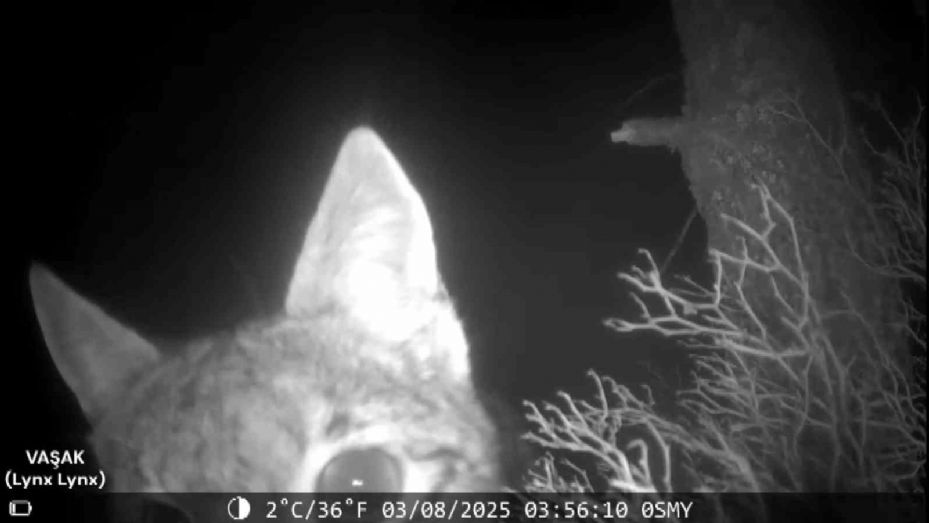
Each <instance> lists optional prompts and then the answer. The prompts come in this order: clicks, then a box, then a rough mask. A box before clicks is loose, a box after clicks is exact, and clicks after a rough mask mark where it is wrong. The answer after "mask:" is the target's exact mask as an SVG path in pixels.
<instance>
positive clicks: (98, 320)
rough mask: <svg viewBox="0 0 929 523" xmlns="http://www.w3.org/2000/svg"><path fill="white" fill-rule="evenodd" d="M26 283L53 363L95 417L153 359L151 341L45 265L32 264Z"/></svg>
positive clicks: (90, 416)
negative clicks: (82, 294)
mask: <svg viewBox="0 0 929 523" xmlns="http://www.w3.org/2000/svg"><path fill="white" fill-rule="evenodd" d="M29 286H30V289H31V291H32V300H33V305H34V307H35V312H36V316H37V317H38V319H39V326H40V327H41V328H42V335H43V336H44V338H45V343H46V345H47V346H48V349H49V352H50V353H51V355H52V359H53V360H54V362H55V366H57V367H58V372H59V373H60V374H61V376H62V377H63V378H64V380H65V382H66V383H67V384H68V386H69V387H71V390H72V391H73V392H74V394H75V395H76V396H77V399H78V401H79V402H80V404H81V408H82V409H83V410H84V413H85V414H86V415H87V416H88V417H89V418H91V419H96V418H98V417H99V416H100V415H101V414H102V413H103V412H104V411H105V410H106V408H107V407H108V406H109V404H110V402H111V401H112V400H113V396H114V395H115V394H118V393H119V392H120V391H122V390H123V387H124V386H125V385H126V380H127V379H129V378H130V377H131V376H133V375H134V374H136V373H137V372H138V371H139V370H141V369H142V368H145V367H147V366H151V365H154V364H155V363H156V362H157V361H158V359H159V355H158V351H157V349H155V347H154V346H153V345H152V344H150V343H149V342H147V341H145V340H144V339H142V338H141V337H140V336H139V335H138V334H136V333H135V332H133V331H132V330H130V329H128V328H126V327H123V326H122V325H120V324H119V322H117V321H116V320H114V319H113V318H111V317H109V316H108V315H107V314H106V313H105V312H103V311H102V310H100V309H99V308H98V307H96V306H95V305H93V304H91V303H90V302H89V301H87V300H85V299H84V298H82V297H81V296H79V295H78V294H77V293H75V292H74V291H73V290H71V289H70V288H69V287H68V286H67V285H65V284H64V283H63V282H62V281H61V280H59V279H58V278H57V277H55V275H54V274H52V273H51V271H49V270H48V269H46V268H45V267H43V266H41V265H33V266H32V268H31V269H30V270H29Z"/></svg>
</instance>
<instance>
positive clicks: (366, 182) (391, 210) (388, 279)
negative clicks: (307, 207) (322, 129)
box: [286, 128, 441, 340]
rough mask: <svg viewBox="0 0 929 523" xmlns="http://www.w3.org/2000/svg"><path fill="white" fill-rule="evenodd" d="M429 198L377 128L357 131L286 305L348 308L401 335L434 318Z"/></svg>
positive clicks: (388, 334) (379, 329)
mask: <svg viewBox="0 0 929 523" xmlns="http://www.w3.org/2000/svg"><path fill="white" fill-rule="evenodd" d="M440 286H441V284H440V281H439V275H438V269H437V267H436V260H435V246H434V245H433V240H432V227H431V226H430V224H429V217H428V216H427V214H426V208H425V206H424V205H423V202H422V200H421V199H420V197H419V195H418V194H417V193H416V190H415V189H413V186H412V185H411V184H410V181H409V180H408V179H407V177H406V175H405V174H404V172H403V169H402V168H401V167H400V164H399V163H398V162H397V160H396V158H394V156H393V154H391V152H390V150H388V149H387V146H386V145H384V142H383V141H381V139H380V137H378V135H377V134H375V133H374V131H372V130H370V129H366V128H359V129H356V130H354V131H352V132H351V133H350V134H349V135H348V137H347V138H346V139H345V142H344V143H343V144H342V148H341V150H340V151H339V155H338V157H337V158H336V161H335V166H334V167H333V168H332V173H331V174H330V176H329V181H328V183H327V185H326V188H325V190H324V192H323V196H322V199H321V200H320V202H319V207H318V208H317V211H316V215H315V216H314V218H313V221H312V223H311V224H310V227H309V230H308V231H307V234H306V239H305V240H304V243H303V250H302V252H301V254H300V257H299V259H298V261H297V264H296V267H295V269H294V275H293V279H292V280H291V283H290V290H289V291H288V294H287V301H286V310H287V313H288V314H291V315H298V316H299V315H309V314H312V313H313V312H315V311H318V310H320V309H322V308H325V307H332V306H333V305H335V306H337V307H341V308H344V309H345V310H347V311H348V312H349V313H350V315H351V316H352V317H353V318H354V319H355V320H357V321H358V322H360V324H361V325H363V326H364V327H365V328H366V329H367V330H368V331H370V332H371V333H374V334H376V335H378V336H380V337H383V338H384V339H388V340H401V339H404V338H405V337H407V336H409V335H410V334H411V333H412V332H413V331H414V330H415V329H417V328H418V327H421V326H422V324H423V323H424V322H425V321H428V320H430V319H431V318H428V317H427V316H428V315H427V314H424V313H423V307H426V306H427V303H426V302H429V301H430V300H432V298H433V297H434V296H435V295H436V293H437V292H438V291H439V289H440Z"/></svg>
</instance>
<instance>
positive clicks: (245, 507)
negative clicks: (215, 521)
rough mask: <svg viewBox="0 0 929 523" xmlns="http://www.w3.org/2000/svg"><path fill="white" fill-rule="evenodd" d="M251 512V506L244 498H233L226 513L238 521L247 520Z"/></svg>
mask: <svg viewBox="0 0 929 523" xmlns="http://www.w3.org/2000/svg"><path fill="white" fill-rule="evenodd" d="M251 511H252V506H251V504H250V503H249V502H248V500H247V499H245V498H243V497H242V496H235V497H233V498H232V499H230V500H229V504H227V505H226V512H227V513H228V514H229V517H230V518H232V519H234V520H236V521H241V520H243V519H245V518H247V517H248V515H249V514H250V513H251Z"/></svg>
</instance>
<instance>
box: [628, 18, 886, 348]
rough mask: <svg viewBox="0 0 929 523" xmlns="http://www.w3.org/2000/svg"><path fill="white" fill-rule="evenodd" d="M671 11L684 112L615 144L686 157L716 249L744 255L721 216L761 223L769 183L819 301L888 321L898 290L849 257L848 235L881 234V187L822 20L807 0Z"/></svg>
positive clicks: (858, 239)
mask: <svg viewBox="0 0 929 523" xmlns="http://www.w3.org/2000/svg"><path fill="white" fill-rule="evenodd" d="M672 6H673V10H674V17H675V22H676V25H677V31H678V34H679V37H680V41H681V47H682V52H683V56H684V59H685V74H684V78H685V87H686V99H685V105H684V107H683V110H682V115H683V116H682V117H681V118H660V119H650V118H647V119H637V120H628V121H626V122H624V124H623V127H622V129H620V130H619V131H616V132H614V133H613V140H614V141H616V142H625V143H629V144H633V145H667V146H669V147H671V148H673V149H676V150H677V151H679V152H680V154H681V159H682V165H683V170H684V173H685V175H686V176H687V178H688V180H689V182H690V187H691V192H692V194H693V196H694V198H695V200H696V204H697V209H698V211H699V212H700V214H701V216H702V217H703V219H704V221H705V222H706V227H707V232H708V242H709V247H710V248H715V249H719V250H722V251H724V252H730V253H737V252H738V251H739V249H740V246H739V244H738V242H737V237H736V235H734V234H733V233H734V231H732V230H731V229H730V228H727V226H726V223H725V221H724V220H723V219H722V215H724V214H726V215H729V216H733V217H735V218H738V219H740V220H743V221H746V222H747V223H750V224H758V223H759V218H760V216H761V208H760V201H759V198H758V194H757V192H756V191H755V190H754V189H753V187H754V186H755V185H756V184H758V183H759V182H760V183H764V184H765V185H767V186H768V188H769V189H770V190H771V193H772V194H773V196H774V198H775V199H776V200H777V201H779V202H780V203H781V204H782V205H784V206H785V207H786V209H787V210H788V211H789V212H790V214H791V215H792V216H793V217H794V219H795V220H796V223H797V226H798V229H799V232H800V235H801V239H802V241H803V245H802V251H803V256H804V260H803V262H804V264H805V265H806V268H807V269H808V270H809V272H810V274H811V275H812V280H813V282H814V290H815V293H816V298H817V299H818V300H819V301H820V302H821V303H823V304H824V305H825V306H826V308H829V309H838V310H841V309H847V308H848V306H849V303H850V304H851V305H853V306H855V307H857V308H858V309H859V310H861V311H863V312H864V314H865V316H866V317H867V318H868V319H869V320H873V321H872V323H873V324H874V325H884V324H886V323H887V322H886V321H884V320H886V317H887V316H886V315H887V314H888V312H889V311H891V310H892V309H893V308H894V307H896V306H897V304H898V303H899V295H898V292H899V291H898V290H897V286H896V284H895V283H894V282H888V281H887V280H886V279H883V278H880V277H878V276H876V275H875V274H873V272H872V271H869V270H868V269H867V268H866V267H865V266H864V265H863V264H861V263H859V262H858V261H857V260H856V259H855V258H854V256H852V255H851V254H850V250H849V247H850V245H849V242H852V245H851V247H859V248H863V247H862V246H863V245H865V244H868V243H869V242H867V241H866V240H867V239H869V238H873V235H874V234H877V233H878V231H875V230H874V228H873V226H872V225H873V224H872V223H871V222H870V221H869V218H868V216H869V215H868V213H867V212H866V208H867V207H868V205H869V204H871V203H872V202H870V201H868V196H867V194H868V191H869V189H868V188H869V186H870V183H871V182H870V180H869V176H868V174H867V171H866V170H865V169H863V168H862V166H863V165H864V163H863V161H862V158H861V156H860V152H859V151H860V150H861V149H860V148H859V147H858V140H857V138H856V136H855V135H854V133H853V132H852V130H853V128H854V126H853V125H850V123H849V121H848V119H847V116H848V111H847V103H846V99H845V97H844V96H843V93H842V91H841V88H840V85H839V82H838V79H837V75H836V73H835V71H834V68H833V65H832V61H831V60H830V57H829V54H828V52H827V50H826V49H827V47H826V45H825V42H824V41H823V39H822V32H821V30H820V29H819V28H818V27H817V25H816V23H815V22H814V18H813V16H811V14H810V13H809V12H808V10H807V9H806V7H805V6H804V4H803V2H800V1H796V0H771V1H769V2H744V1H739V0H713V1H701V0H675V1H673V2H672ZM783 113H789V114H790V115H792V116H798V115H800V114H802V116H803V119H802V120H799V121H798V120H791V119H789V118H785V117H784V114H783ZM824 142H825V143H824ZM837 152H838V153H839V154H838V155H837V154H835V153H837ZM785 240H786V239H782V241H785ZM871 243H872V244H873V242H871ZM837 331H838V332H837V335H838V336H841V328H839V329H837Z"/></svg>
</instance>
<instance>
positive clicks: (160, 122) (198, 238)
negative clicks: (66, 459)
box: [4, 1, 924, 460]
mask: <svg viewBox="0 0 929 523" xmlns="http://www.w3.org/2000/svg"><path fill="white" fill-rule="evenodd" d="M898 3H899V4H900V5H897V6H892V5H890V6H888V5H884V6H882V8H881V10H880V11H879V12H872V13H871V14H868V15H867V16H865V15H864V14H863V13H843V14H840V15H836V16H834V17H832V16H830V18H831V20H832V23H834V24H835V27H834V29H835V34H836V35H839V36H838V38H837V39H836V40H835V41H834V45H835V46H836V48H838V49H841V50H842V51H843V52H842V56H841V57H840V59H839V63H840V65H842V66H843V67H845V69H843V72H844V73H845V74H846V77H847V78H849V79H850V80H849V81H850V82H851V83H855V82H861V84H860V85H861V86H865V87H870V88H880V89H884V88H887V87H888V85H889V84H886V83H884V82H883V80H881V81H877V80H876V79H883V78H886V77H887V76H890V75H891V74H893V73H892V72H893V71H899V70H904V71H905V70H906V69H907V68H908V67H911V66H912V63H913V58H912V53H913V52H914V51H915V50H916V49H918V48H919V45H918V44H912V43H908V42H910V41H907V42H904V43H902V44H900V43H898V41H899V40H901V39H902V38H903V36H901V33H902V31H901V30H899V29H898V24H901V23H904V22H907V21H908V22H907V23H909V24H910V26H909V30H912V28H913V27H912V26H913V24H914V23H915V22H913V17H912V15H911V14H909V11H908V9H909V4H908V3H907V2H898ZM132 4H133V7H131V8H127V7H115V8H114V6H112V5H108V6H105V7H104V6H102V4H101V7H99V8H88V7H86V6H81V7H80V8H77V7H75V8H74V9H75V10H74V11H71V12H68V11H63V12H62V11H58V12H55V13H53V14H52V13H33V14H32V17H31V18H29V17H25V18H24V20H23V22H22V23H23V24H24V27H29V28H31V27H35V31H34V32H33V31H27V32H28V33H29V35H30V36H29V37H28V38H23V39H22V49H23V58H24V60H23V64H22V67H20V68H19V69H18V71H19V72H20V73H21V74H20V75H19V76H18V81H19V86H20V87H22V88H23V89H24V93H23V95H22V96H20V97H19V98H17V99H13V100H8V103H10V104H12V105H13V107H12V110H13V112H15V113H16V114H17V115H19V114H20V113H22V114H23V115H25V114H27V113H28V119H22V121H21V122H20V123H19V124H18V126H19V132H18V135H19V142H18V143H17V146H16V149H15V150H14V151H13V155H14V156H16V157H18V158H21V163H20V165H21V168H20V169H21V170H20V173H19V174H17V175H16V181H15V182H13V187H14V188H15V189H16V190H15V191H14V194H16V195H17V196H12V195H11V194H10V193H8V196H7V202H8V204H14V205H16V206H17V207H18V208H20V209H23V210H19V211H16V212H15V213H14V214H13V218H11V219H8V224H9V226H11V227H13V228H15V229H16V232H17V233H18V234H20V235H22V239H23V240H24V241H23V245H24V248H23V249H21V250H20V252H18V253H16V255H15V256H13V257H11V258H9V259H8V260H7V262H8V263H11V264H12V265H13V267H12V268H10V269H9V270H8V278H10V281H12V282H13V286H14V287H13V288H14V289H15V290H14V291H13V293H11V294H10V295H15V293H16V292H18V293H19V296H20V298H19V302H18V303H17V304H18V306H19V309H18V316H16V318H15V320H16V323H15V324H14V327H13V328H14V329H15V331H16V332H17V336H18V338H17V343H15V344H11V345H9V346H7V348H6V350H7V351H8V354H13V359H12V360H9V359H8V362H10V361H12V363H13V364H8V365H6V366H5V371H6V374H7V377H6V379H4V384H5V385H6V386H7V387H10V389H9V390H10V391H12V390H14V389H13V388H14V387H15V388H16V390H20V391H23V390H27V391H28V393H26V392H18V393H16V396H15V397H17V398H18V400H17V401H16V402H15V403H14V404H13V405H11V406H9V407H8V413H10V414H9V415H10V416H11V418H9V419H15V420H18V422H17V425H16V433H15V436H14V442H16V441H18V442H20V444H14V447H13V448H11V449H8V450H9V451H10V452H7V453H6V455H14V454H15V455H16V459H17V460H21V456H20V455H19V454H20V453H21V450H20V449H21V448H22V446H23V445H28V446H29V447H30V448H31V447H40V446H43V445H49V446H53V444H55V443H61V442H69V443H70V446H75V445H76V444H77V443H76V442H78V441H80V440H79V437H80V431H81V430H82V428H81V426H80V424H79V418H77V414H76V412H74V410H75V409H76V403H75V402H74V400H73V399H72V398H71V397H70V396H69V393H68V392H67V389H66V388H65V386H64V384H63V383H62V382H61V380H60V379H59V378H58V377H57V374H56V372H55V371H54V369H53V368H52V366H51V363H50V358H49V356H48V355H47V353H46V351H45V349H44V347H43V346H42V344H41V341H40V338H39V334H38V330H37V327H36V325H35V322H34V320H33V318H32V313H31V305H30V303H29V297H28V291H27V287H26V277H25V275H26V270H27V267H28V263H29V261H30V260H36V259H37V260H41V261H43V262H45V263H47V264H48V265H50V266H51V267H52V268H53V269H54V270H55V271H56V272H57V273H58V274H59V275H60V276H62V277H63V278H64V279H65V280H66V281H68V282H69V283H70V284H72V286H74V287H75V288H76V289H78V290H79V291H80V292H82V293H83V294H85V295H86V296H88V297H90V298H92V299H93V300H95V301H96V302H97V303H98V304H100V305H101V306H102V307H103V308H104V309H106V310H108V311H109V312H111V313H112V314H114V315H115V316H116V317H117V318H119V319H121V320H122V321H124V322H125V323H127V324H129V325H132V326H135V327H136V328H137V330H139V331H140V332H142V333H143V334H145V335H148V336H150V337H152V338H155V339H160V338H167V339H176V338H184V337H189V336H192V335H199V334H204V333H207V332H209V331H212V330H215V329H220V328H227V327H230V326H232V325H234V324H235V323H236V322H238V321H241V320H243V319H245V318H248V317H250V316H254V315H255V314H257V313H261V312H267V311H270V310H273V309H275V308H276V307H278V306H279V304H280V303H281V301H282V297H283V292H284V289H285V287H286V284H287V278H288V276H289V274H290V269H291V264H292V263H293V261H294V258H295V256H296V254H297V249H298V248H299V246H300V243H301V241H302V238H303V233H304V228H305V227H306V225H307V222H308V220H309V218H310V216H311V215H312V213H313V211H314V209H315V205H316V201H317V198H318V196H319V193H320V191H321V188H322V184H323V182H324V181H325V179H326V176H327V175H328V170H329V168H330V166H331V164H332V162H333V160H334V158H335V154H336V152H337V148H338V146H339V143H340V141H341V139H342V138H343V137H344V135H345V133H346V132H347V131H348V130H350V129H351V128H352V127H354V126H356V125H358V124H367V125H370V126H372V127H373V128H374V129H375V130H377V131H378V132H379V133H380V134H381V135H382V136H383V137H384V139H385V141H386V142H387V144H388V145H389V146H390V148H391V149H392V150H393V151H394V153H395V154H396V155H397V157H398V159H399V160H400V162H401V164H402V165H403V166H404V167H405V169H406V171H407V173H408V174H409V176H410V178H411V179H412V181H413V183H414V185H415V186H416V187H417V188H418V190H419V191H420V193H421V194H422V196H423V198H424V200H425V202H426V205H427V208H428V209H429V212H430V215H431V218H432V220H433V227H434V230H435V233H436V242H437V245H438V254H439V263H440V268H441V271H442V273H443V276H444V279H445V282H446V285H447V287H448V288H449V290H450V292H451V294H452V296H453V297H454V298H455V299H456V302H457V305H458V309H459V312H460V314H461V316H462V318H463V320H464V322H465V326H466V329H467V333H468V336H469V338H470V340H471V344H472V351H473V352H474V357H475V358H474V359H475V365H476V369H475V375H476V379H477V381H478V382H479V383H480V384H481V385H482V387H483V388H485V389H486V390H488V391H491V392H492V393H494V394H496V395H498V396H499V397H500V398H501V399H502V400H503V401H505V402H507V403H510V404H512V405H513V406H514V408H517V407H518V405H519V399H520V398H533V399H538V398H552V397H553V393H554V391H555V390H556V389H568V390H572V391H575V392H578V391H580V392H584V391H587V390H589V388H588V383H587V380H586V378H585V377H584V371H585V370H586V369H588V368H591V367H593V368H597V369H599V370H601V371H603V372H605V373H608V374H611V375H614V376H616V377H617V378H619V379H620V380H622V381H626V382H629V383H634V382H637V381H643V380H651V379H652V378H650V377H649V370H648V369H655V368H665V369H666V368H668V361H669V360H670V359H672V356H673V355H674V354H679V352H676V351H674V349H670V348H669V347H668V346H667V344H666V343H664V342H662V341H661V340H660V339H658V338H656V337H652V336H638V337H621V336H619V335H616V334H613V333H611V332H609V331H607V330H606V329H605V328H604V327H602V326H601V320H602V319H603V318H604V317H606V316H607V315H612V314H619V313H626V314H631V313H632V312H633V310H634V309H633V308H632V307H631V301H630V300H629V299H628V297H627V295H626V291H625V289H624V288H623V287H622V286H621V285H620V284H619V282H618V281H617V280H616V278H615V277H614V275H615V273H616V272H617V271H618V270H620V269H622V268H626V267H628V266H629V265H630V264H631V263H632V262H633V261H635V260H636V249H637V248H640V247H644V248H649V249H652V250H653V252H654V253H655V254H656V258H658V259H663V258H664V257H665V256H666V255H667V253H668V252H669V250H670V248H671V246H672V245H673V243H674V241H675V239H676V237H677V236H678V234H680V232H681V229H682V227H683V225H684V223H685V221H686V219H687V217H688V215H689V213H690V212H691V210H692V205H693V202H692V199H691V197H690V195H689V193H688V189H687V185H686V181H685V179H684V177H683V174H682V173H681V170H680V165H679V158H678V157H677V156H675V155H672V154H671V153H669V152H668V151H667V150H665V149H657V148H656V149H633V148H628V147H625V146H618V145H614V144H611V143H610V141H609V132H610V131H611V130H613V129H615V128H617V127H618V126H619V124H620V123H621V121H622V120H623V119H624V118H628V117H635V116H644V115H653V116H658V115H676V114H679V111H680V106H681V103H682V97H683V87H682V82H681V78H680V76H679V74H678V73H679V71H680V69H681V67H682V65H683V64H682V59H681V56H680V51H679V43H678V41H677V36H676V34H675V32H674V28H673V25H672V21H671V13H670V8H669V7H668V6H667V5H666V2H651V1H646V2H623V1H613V2H572V3H571V7H572V9H573V11H572V12H571V14H566V13H565V12H562V11H550V12H544V11H542V12H540V9H539V8H538V6H537V4H536V3H528V2H521V3H517V4H509V5H510V7H506V8H500V7H499V6H496V5H495V3H494V2H489V3H487V4H486V5H485V6H483V7H481V6H479V4H477V3H472V2H433V3H429V4H430V8H429V9H428V10H423V9H421V8H417V7H415V4H414V3H411V2H406V3H400V5H404V6H408V9H406V10H396V11H395V10H392V9H386V8H376V9H375V8H370V7H369V6H366V5H363V4H360V3H354V2H335V3H332V4H330V5H328V6H319V7H308V5H309V4H310V3H309V2H297V3H295V4H294V5H299V6H300V7H295V6H294V5H291V6H283V5H281V4H275V7H269V5H270V4H271V3H270V2H265V3H261V5H260V7H259V6H258V5H253V6H250V7H231V4H224V5H223V8H222V9H221V10H215V11H214V10H192V9H189V8H188V10H184V11H170V10H167V9H165V8H156V7H151V8H149V9H150V10H148V11H146V10H143V9H141V8H140V7H138V6H136V5H135V3H132ZM885 4H888V3H887V2H885ZM891 4H892V3H891ZM126 5H128V4H126ZM381 5H387V4H386V3H382V4H381ZM874 5H876V4H874ZM334 6H338V7H334ZM349 6H352V7H349ZM437 6H438V7H437ZM95 9H96V10H95ZM852 28H854V30H852ZM907 34H909V33H907ZM856 46H857V47H856ZM875 49H877V50H880V51H881V52H880V53H869V54H868V56H867V57H866V58H867V59H862V56H864V55H862V53H863V52H865V51H873V50H875ZM846 51H847V53H846ZM901 55H902V58H901ZM888 58H893V60H888ZM922 59H924V56H923V57H922ZM646 85H650V86H651V87H650V88H649V89H646V90H644V91H641V89H642V88H643V87H644V86H646ZM899 85H901V84H900V83H899V82H898V83H894V84H893V86H891V87H890V88H891V90H894V89H899ZM911 92H912V91H911ZM636 93H638V94H636ZM904 93H906V92H905V91H904ZM910 99H912V96H911V97H910ZM20 184H22V186H21V187H20ZM8 187H10V186H8ZM15 200H19V201H15ZM11 220H12V221H11ZM704 242H705V236H704V232H703V231H702V225H700V224H699V222H698V223H697V224H696V225H695V226H694V227H693V228H692V229H691V230H690V231H689V233H688V234H687V236H686V239H685V241H684V244H683V246H682V248H681V250H680V251H679V252H678V254H677V256H676V257H675V258H674V260H673V262H672V264H671V268H672V270H675V271H679V272H688V273H691V274H696V275H697V276H698V277H705V275H706V274H707V269H706V267H704V265H703V263H702V260H703V258H704V255H703V251H702V249H703V247H704V246H705V245H704ZM665 374H666V375H667V376H666V377H667V378H669V379H671V380H672V381H673V374H674V373H673V372H665ZM10 394H13V392H9V393H8V395H7V397H8V398H9V397H11V396H10ZM59 446H60V445H59Z"/></svg>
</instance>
